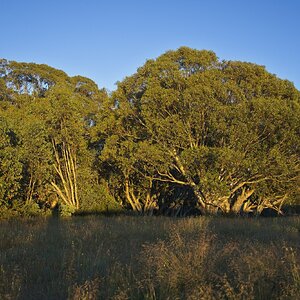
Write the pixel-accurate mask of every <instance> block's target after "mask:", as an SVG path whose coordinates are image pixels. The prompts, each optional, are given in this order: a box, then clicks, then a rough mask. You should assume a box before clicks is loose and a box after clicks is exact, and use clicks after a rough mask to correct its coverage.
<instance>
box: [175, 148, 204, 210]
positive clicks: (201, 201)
mask: <svg viewBox="0 0 300 300" xmlns="http://www.w3.org/2000/svg"><path fill="white" fill-rule="evenodd" d="M173 157H174V159H175V162H176V166H177V169H178V170H179V171H180V172H181V174H182V175H183V176H184V178H185V179H186V181H187V184H188V185H189V186H190V187H191V188H192V190H193V192H194V195H195V197H196V199H197V202H198V205H199V207H200V210H201V212H202V213H205V212H206V211H207V203H206V201H205V197H204V195H203V193H202V191H201V190H200V188H199V187H198V185H197V184H196V183H195V182H194V181H193V179H192V177H191V176H189V174H188V173H187V172H186V170H185V168H184V166H183V164H182V162H181V160H180V158H179V156H178V155H177V153H176V151H175V150H174V151H173Z"/></svg>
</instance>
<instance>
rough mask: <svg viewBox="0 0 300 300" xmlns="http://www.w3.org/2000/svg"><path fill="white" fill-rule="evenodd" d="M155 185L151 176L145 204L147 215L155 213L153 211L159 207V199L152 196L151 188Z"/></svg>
mask: <svg viewBox="0 0 300 300" xmlns="http://www.w3.org/2000/svg"><path fill="white" fill-rule="evenodd" d="M152 185H153V179H152V178H149V186H148V189H147V194H146V200H145V204H144V213H146V214H147V215H153V211H154V210H155V209H157V201H156V199H154V198H153V197H152V194H151V190H152Z"/></svg>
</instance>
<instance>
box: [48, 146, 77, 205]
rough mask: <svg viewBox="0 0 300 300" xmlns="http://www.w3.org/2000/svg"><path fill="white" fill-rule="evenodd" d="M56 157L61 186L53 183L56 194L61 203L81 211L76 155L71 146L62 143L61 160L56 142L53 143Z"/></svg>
mask: <svg viewBox="0 0 300 300" xmlns="http://www.w3.org/2000/svg"><path fill="white" fill-rule="evenodd" d="M52 145H53V151H54V155H55V165H54V168H55V171H56V173H57V175H58V177H59V179H60V184H57V183H56V182H54V181H53V182H51V184H52V186H53V188H54V190H55V192H56V193H57V195H58V196H59V198H60V199H61V201H62V202H63V203H64V204H65V205H67V206H70V207H73V208H74V209H79V199H78V193H77V174H76V168H77V163H76V155H75V153H73V152H72V150H71V148H70V146H69V145H67V144H66V143H65V142H63V143H62V149H61V159H60V156H59V151H58V149H57V145H56V144H55V141H54V140H53V141H52Z"/></svg>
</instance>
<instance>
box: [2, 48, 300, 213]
mask: <svg viewBox="0 0 300 300" xmlns="http://www.w3.org/2000/svg"><path fill="white" fill-rule="evenodd" d="M299 137H300V92H299V91H298V90H297V89H296V88H295V87H294V85H293V84H292V83H291V82H289V81H287V80H282V79H279V78H278V77H276V76H275V75H273V74H270V73H268V72H267V71H266V69H265V67H263V66H259V65H256V64H253V63H246V62H239V61H220V60H219V59H218V58H217V56H216V54H215V53H214V52H212V51H207V50H201V51H199V50H195V49H190V48H187V47H181V48H179V49H178V50H176V51H168V52H166V53H164V54H163V55H161V56H160V57H158V58H157V59H153V60H148V61H146V63H145V64H144V65H143V66H142V67H140V68H139V69H138V70H137V72H136V73H135V74H133V75H132V76H129V77H126V78H125V79H124V80H123V81H121V82H118V83H117V89H116V90H115V91H114V92H112V93H111V94H108V93H107V91H106V90H105V89H99V88H98V86H97V85H96V84H95V83H94V82H93V81H92V80H90V79H88V78H85V77H82V76H75V77H69V76H68V75H67V74H66V73H64V72H63V71H60V70H56V69H54V68H51V67H49V66H47V65H38V64H34V63H19V62H14V61H7V60H5V59H2V60H0V210H1V212H2V214H9V213H11V212H16V213H17V212H18V213H21V214H22V213H23V214H25V215H26V214H43V213H47V212H48V211H50V210H51V208H53V207H57V206H59V209H60V211H61V213H62V214H65V215H70V214H73V213H75V212H78V211H98V212H104V211H120V210H133V211H135V212H138V213H140V214H153V213H156V214H173V215H187V214H191V213H193V214H194V213H196V214H208V213H223V214H228V213H232V214H243V213H255V214H261V213H262V212H263V210H264V209H266V208H268V209H272V210H274V211H276V212H277V213H279V214H280V213H282V208H283V206H284V205H286V204H299V199H300V189H299V186H300V138H299Z"/></svg>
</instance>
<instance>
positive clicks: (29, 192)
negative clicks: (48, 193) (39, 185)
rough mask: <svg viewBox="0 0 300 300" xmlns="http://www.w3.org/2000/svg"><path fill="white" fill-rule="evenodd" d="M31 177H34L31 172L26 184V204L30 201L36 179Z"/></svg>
mask: <svg viewBox="0 0 300 300" xmlns="http://www.w3.org/2000/svg"><path fill="white" fill-rule="evenodd" d="M33 177H34V176H33V174H31V175H30V180H29V184H28V190H27V195H26V203H27V204H28V203H31V202H32V197H33V192H34V187H35V183H36V180H35V179H34V178H33Z"/></svg>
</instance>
